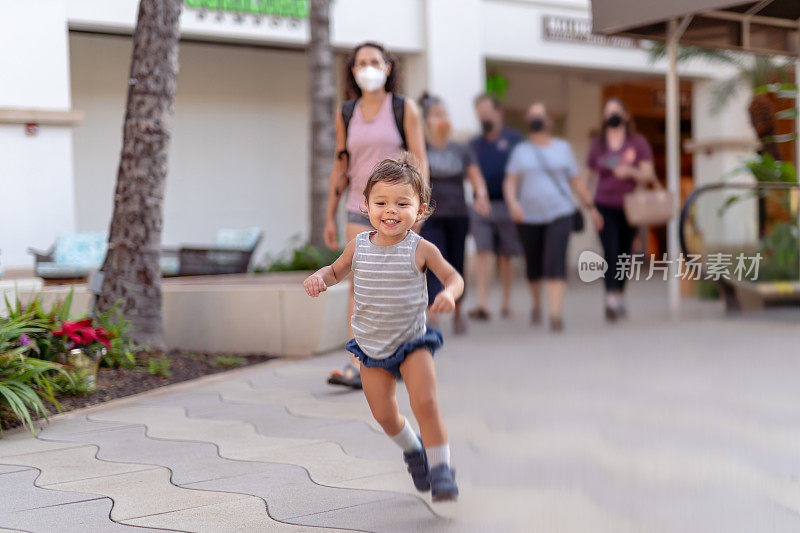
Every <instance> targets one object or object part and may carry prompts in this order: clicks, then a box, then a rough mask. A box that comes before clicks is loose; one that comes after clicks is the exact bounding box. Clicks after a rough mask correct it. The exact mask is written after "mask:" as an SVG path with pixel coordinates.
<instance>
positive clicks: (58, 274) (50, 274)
mask: <svg viewBox="0 0 800 533" xmlns="http://www.w3.org/2000/svg"><path fill="white" fill-rule="evenodd" d="M95 268H96V267H94V266H86V265H76V264H68V263H39V264H38V265H36V275H37V276H39V277H41V278H45V279H62V278H83V277H86V276H88V275H89V272H91V271H92V270H94V269H95Z"/></svg>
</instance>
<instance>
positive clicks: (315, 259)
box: [256, 235, 342, 272]
mask: <svg viewBox="0 0 800 533" xmlns="http://www.w3.org/2000/svg"><path fill="white" fill-rule="evenodd" d="M290 243H291V244H290V246H289V247H288V248H287V249H286V250H283V251H282V252H280V253H279V254H277V255H271V254H267V255H266V256H265V257H264V260H263V261H262V264H261V265H260V266H259V267H257V268H256V272H288V271H295V270H319V269H320V268H322V267H324V266H325V265H330V264H331V263H333V262H334V261H336V259H337V258H338V257H339V256H340V255H341V254H342V250H329V249H328V248H318V247H316V246H312V245H310V244H308V243H304V244H300V236H299V235H295V236H294V237H293V238H292V239H291V241H290Z"/></svg>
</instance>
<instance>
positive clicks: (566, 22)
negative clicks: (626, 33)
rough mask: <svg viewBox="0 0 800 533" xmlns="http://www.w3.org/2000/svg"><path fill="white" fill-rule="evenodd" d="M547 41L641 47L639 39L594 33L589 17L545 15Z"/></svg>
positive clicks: (545, 36)
mask: <svg viewBox="0 0 800 533" xmlns="http://www.w3.org/2000/svg"><path fill="white" fill-rule="evenodd" d="M542 22H543V31H542V35H543V36H544V40H545V41H560V42H568V43H587V44H593V45H597V46H613V47H616V48H639V47H640V45H639V41H638V40H636V39H630V38H628V37H606V36H605V35H594V34H593V33H592V21H591V19H587V18H577V17H559V16H550V15H545V16H544V17H542Z"/></svg>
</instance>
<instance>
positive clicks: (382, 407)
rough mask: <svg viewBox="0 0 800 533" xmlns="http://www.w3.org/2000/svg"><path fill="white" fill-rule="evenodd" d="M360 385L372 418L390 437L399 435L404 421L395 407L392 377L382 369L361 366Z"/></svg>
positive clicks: (393, 380)
mask: <svg viewBox="0 0 800 533" xmlns="http://www.w3.org/2000/svg"><path fill="white" fill-rule="evenodd" d="M361 385H362V386H363V387H364V396H366V397H367V403H368V404H369V408H370V410H371V411H372V416H373V417H375V420H376V421H377V422H378V424H380V425H381V427H382V428H383V431H385V432H386V434H387V435H388V436H390V437H393V436H395V435H397V434H398V433H400V430H402V429H403V426H404V425H405V423H406V421H405V419H404V418H403V417H402V416H401V415H400V408H399V407H398V406H397V398H396V397H395V379H394V376H393V375H391V374H390V373H389V372H387V371H386V370H384V369H382V368H369V367H366V366H364V365H361Z"/></svg>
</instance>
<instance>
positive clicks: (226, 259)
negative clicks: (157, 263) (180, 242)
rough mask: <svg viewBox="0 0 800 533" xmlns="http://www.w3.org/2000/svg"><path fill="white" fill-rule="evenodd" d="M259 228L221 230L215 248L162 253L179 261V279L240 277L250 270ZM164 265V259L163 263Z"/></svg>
mask: <svg viewBox="0 0 800 533" xmlns="http://www.w3.org/2000/svg"><path fill="white" fill-rule="evenodd" d="M262 236H263V232H262V231H261V229H259V228H255V227H253V228H247V229H240V230H235V229H222V230H219V231H217V236H216V239H215V240H214V245H213V246H181V247H180V248H178V249H164V250H162V257H167V256H170V255H171V256H173V257H174V256H175V255H177V258H178V272H177V275H178V276H204V275H214V274H240V273H244V272H247V271H248V270H249V268H250V260H251V259H252V257H253V253H254V252H255V250H256V247H257V246H258V244H259V243H260V242H261V238H262ZM162 262H163V260H162Z"/></svg>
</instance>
